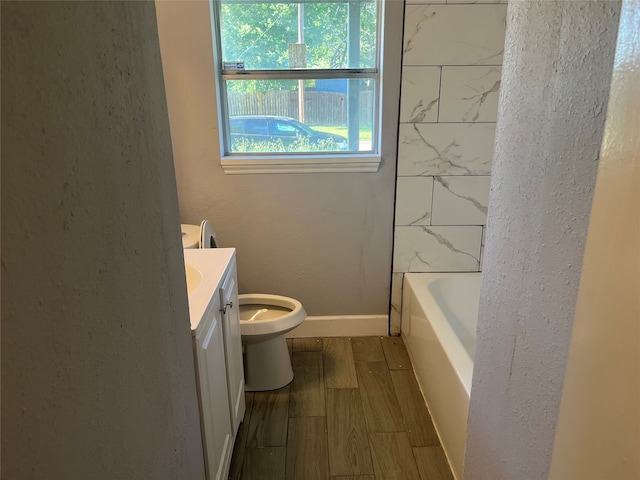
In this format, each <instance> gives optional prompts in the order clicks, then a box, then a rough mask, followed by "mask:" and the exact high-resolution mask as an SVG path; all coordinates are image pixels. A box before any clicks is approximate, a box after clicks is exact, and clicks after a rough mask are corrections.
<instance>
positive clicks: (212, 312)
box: [194, 295, 234, 480]
mask: <svg viewBox="0 0 640 480" xmlns="http://www.w3.org/2000/svg"><path fill="white" fill-rule="evenodd" d="M214 297H218V296H217V295H214ZM201 322H205V323H204V324H201V325H199V326H198V331H197V333H196V336H195V338H194V348H195V350H196V352H195V354H196V358H197V362H196V368H197V370H198V388H199V390H200V419H201V422H202V427H201V428H202V432H203V436H202V437H203V438H202V440H203V446H204V451H205V460H206V461H205V465H206V467H207V478H209V479H216V480H222V479H226V478H227V475H228V471H229V465H230V461H231V453H232V451H233V437H234V433H233V432H232V430H231V420H230V418H229V414H228V411H229V408H228V404H229V396H228V390H227V372H226V367H225V350H224V334H223V326H222V315H221V311H220V298H219V297H218V298H213V299H212V301H211V303H210V304H209V307H208V308H207V311H206V313H205V315H204V318H203V319H202V320H201Z"/></svg>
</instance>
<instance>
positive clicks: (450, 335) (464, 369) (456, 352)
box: [400, 272, 481, 397]
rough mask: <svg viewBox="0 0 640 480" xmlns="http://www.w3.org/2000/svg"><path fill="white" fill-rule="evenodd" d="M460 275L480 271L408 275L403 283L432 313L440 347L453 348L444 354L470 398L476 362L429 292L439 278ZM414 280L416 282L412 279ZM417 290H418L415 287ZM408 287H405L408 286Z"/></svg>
mask: <svg viewBox="0 0 640 480" xmlns="http://www.w3.org/2000/svg"><path fill="white" fill-rule="evenodd" d="M460 275H469V276H474V277H475V276H480V277H481V272H457V273H432V272H425V273H415V272H413V273H405V274H404V277H405V279H404V281H405V282H408V283H410V284H411V289H412V291H413V292H414V293H416V295H415V298H416V300H417V302H418V303H419V304H420V308H421V309H422V311H423V312H424V313H425V316H426V315H427V312H429V314H430V315H429V316H428V317H427V320H428V321H429V323H430V324H431V325H432V327H433V330H434V333H435V335H436V337H437V338H438V341H439V342H440V344H441V345H447V346H450V347H451V348H444V352H445V355H446V356H447V359H448V360H449V362H450V363H451V364H452V365H454V366H455V368H454V370H455V372H456V375H457V376H458V379H459V380H460V382H461V383H462V385H463V386H464V389H465V391H466V392H467V396H469V397H470V395H471V382H472V377H473V359H472V358H471V356H470V355H469V352H467V349H466V348H465V346H464V345H463V344H462V342H461V341H460V339H459V338H458V335H456V333H455V331H454V330H453V327H451V325H450V324H449V322H448V321H447V319H446V317H445V315H444V313H443V312H442V310H441V308H440V306H439V305H438V302H437V300H436V299H435V298H434V297H433V295H432V293H431V291H430V290H429V283H430V282H433V281H435V280H437V279H440V278H455V277H458V276H460ZM420 277H422V279H423V281H422V282H420V281H418V280H417V279H418V278H420ZM425 278H427V279H428V280H429V281H428V282H425V281H424V279H425ZM412 279H414V282H411V280H412ZM416 287H417V288H416ZM405 288H406V287H405ZM403 323H404V319H402V322H401V326H400V331H401V332H402V324H403Z"/></svg>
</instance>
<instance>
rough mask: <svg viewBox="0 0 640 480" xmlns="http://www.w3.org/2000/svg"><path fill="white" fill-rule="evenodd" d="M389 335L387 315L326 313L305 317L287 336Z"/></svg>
mask: <svg viewBox="0 0 640 480" xmlns="http://www.w3.org/2000/svg"><path fill="white" fill-rule="evenodd" d="M374 335H375V336H378V335H380V336H383V337H386V336H387V335H389V317H388V315H327V316H318V317H307V318H306V319H305V321H304V322H302V323H301V324H300V325H299V326H297V327H296V328H294V329H293V330H291V331H290V332H289V333H287V334H286V337H287V338H309V337H366V336H374Z"/></svg>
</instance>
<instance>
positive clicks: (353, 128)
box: [212, 0, 382, 173]
mask: <svg viewBox="0 0 640 480" xmlns="http://www.w3.org/2000/svg"><path fill="white" fill-rule="evenodd" d="M212 2H213V3H212V7H213V8H212V11H213V15H212V18H213V28H214V32H215V35H214V37H215V39H216V42H215V43H216V49H215V52H216V59H215V64H216V68H217V78H218V99H219V108H220V112H219V118H220V136H221V153H222V159H223V160H222V164H223V167H224V168H225V171H227V173H242V172H240V171H239V170H246V169H248V170H249V171H251V172H253V171H255V167H256V166H258V169H259V170H261V171H262V170H264V167H265V166H268V165H276V166H275V167H274V169H275V170H276V171H298V170H320V171H328V170H329V171H334V170H346V171H354V170H355V171H375V170H377V165H378V163H379V141H378V138H379V103H380V102H379V98H380V65H379V63H380V52H379V44H380V37H381V35H380V30H381V28H380V18H381V12H380V10H381V5H382V4H381V3H380V2H379V0H351V1H349V0H303V2H302V3H292V2H290V1H288V0H262V1H259V0H212Z"/></svg>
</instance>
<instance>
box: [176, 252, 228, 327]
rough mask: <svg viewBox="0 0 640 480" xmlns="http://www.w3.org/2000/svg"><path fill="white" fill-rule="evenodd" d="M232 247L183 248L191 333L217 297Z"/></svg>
mask: <svg viewBox="0 0 640 480" xmlns="http://www.w3.org/2000/svg"><path fill="white" fill-rule="evenodd" d="M234 252H235V249H233V248H192V249H186V250H184V270H185V272H186V276H187V292H188V297H189V317H190V320H191V333H192V335H195V330H196V328H197V327H198V325H199V324H200V320H202V318H203V317H204V316H205V313H206V311H207V308H209V304H210V303H211V301H212V300H213V299H219V292H218V288H219V286H218V284H219V283H220V281H221V280H222V277H223V276H224V274H225V272H226V269H227V267H228V265H229V264H230V262H231V258H232V256H233V254H234Z"/></svg>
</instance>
